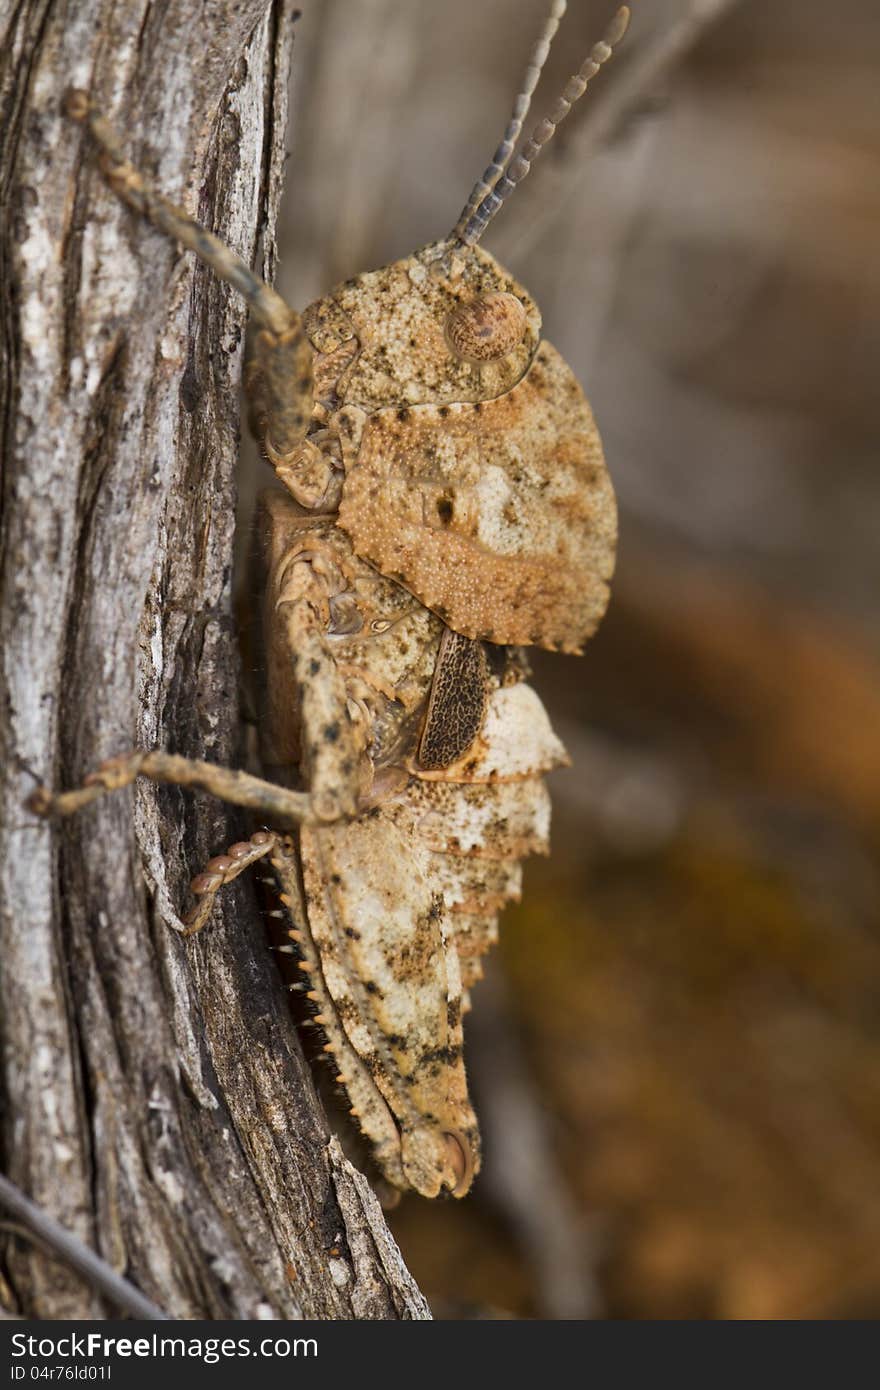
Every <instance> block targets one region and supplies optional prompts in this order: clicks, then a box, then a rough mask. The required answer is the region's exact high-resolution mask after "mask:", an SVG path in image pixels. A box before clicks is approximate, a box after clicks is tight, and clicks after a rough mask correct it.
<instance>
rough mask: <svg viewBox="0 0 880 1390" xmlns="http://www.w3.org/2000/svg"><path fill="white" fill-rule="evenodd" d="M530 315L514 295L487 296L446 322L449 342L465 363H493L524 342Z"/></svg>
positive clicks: (462, 307)
mask: <svg viewBox="0 0 880 1390" xmlns="http://www.w3.org/2000/svg"><path fill="white" fill-rule="evenodd" d="M525 331H526V311H525V309H524V308H523V306H522V304H521V303H520V302H519V300H518V299H517V298H516V296H515V295H512V294H502V293H499V294H484V295H481V296H480V297H479V299H475V300H473V301H472V302H471V303H470V304H462V305H460V306H459V308H457V309H454V310H453V311H452V313H451V314H450V315H449V317H448V319H447V320H446V339H447V342H448V343H449V346H450V347H451V349H452V351H453V352H454V353H455V355H456V357H460V358H462V360H463V361H465V362H492V361H494V359H495V358H496V357H506V356H507V354H508V353H509V352H510V351H512V349H513V348H515V347H516V346H517V345H518V344H519V343H521V342H522V340H523V336H524V334H525Z"/></svg>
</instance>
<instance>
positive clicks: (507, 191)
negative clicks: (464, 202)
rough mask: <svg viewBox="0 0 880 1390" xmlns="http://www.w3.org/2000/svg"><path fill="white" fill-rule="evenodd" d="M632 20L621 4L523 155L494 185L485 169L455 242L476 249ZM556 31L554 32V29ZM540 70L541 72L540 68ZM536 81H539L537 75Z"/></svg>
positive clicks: (453, 237)
mask: <svg viewBox="0 0 880 1390" xmlns="http://www.w3.org/2000/svg"><path fill="white" fill-rule="evenodd" d="M562 8H563V10H564V8H565V6H564V5H563V7H562ZM557 9H558V5H554V7H553V10H552V11H551V16H550V19H548V22H547V27H548V28H549V26H550V23H551V22H552V20H553V17H554V16H555V14H556V11H557ZM629 18H630V12H629V7H628V6H626V5H622V6H621V8H620V9H619V10H618V11H617V14H616V15H615V16H614V18H613V20H612V21H611V24H610V26H609V28H608V32H607V33H606V34H605V37H604V38H603V39H601V40H600V41H599V43H597V44H594V46H593V48H592V50H591V52H590V56H589V57H588V58H587V59H586V60H585V61H584V62H583V63H582V64H581V67H580V68H579V69H578V71H577V72H576V73H575V75H574V76H573V77H570V78H569V79H568V81H567V82H566V84H565V87H564V88H563V90H562V95H561V96H560V97H559V99H558V101H557V102H556V105H555V106H554V108H553V110H552V111H551V113H550V115H549V116H548V117H547V118H546V119H545V120H543V121H540V122H539V124H538V125H537V126H536V127H535V129H534V130H533V131H532V133H531V135H530V136H529V138H528V140H527V141H526V143H525V145H524V147H523V150H522V152H521V153H520V154H518V155H517V156H516V158H515V159H513V160H510V156H509V155H508V161H509V163H508V167H507V168H504V169H502V171H501V172H500V173H499V174H498V175H496V178H495V181H494V182H493V183H492V184H490V183H489V177H488V176H490V175H491V174H492V172H493V168H494V164H493V165H490V166H489V168H488V169H487V170H486V175H484V177H483V179H482V180H481V181H480V183H479V184H477V185H476V187H475V189H474V192H473V193H472V194H471V198H470V199H469V200H468V206H470V204H471V200H474V206H473V208H472V210H471V211H470V212H469V213H468V209H467V208H466V209H465V212H463V213H462V216H461V217H460V218H459V220H458V223H457V224H456V227H455V231H454V232H453V233H452V235H451V239H452V240H456V241H458V242H460V243H461V244H462V245H464V246H476V244H477V242H478V241H479V240H480V238H481V236H482V235H483V233H484V232H485V230H486V228H487V227H488V225H489V223H490V222H491V221H492V218H493V217H494V216H495V214H496V213H497V212H498V211H499V209H500V208H501V207H502V206H503V204H504V203H505V202H506V200H507V199H508V198H509V197H510V195H511V193H512V192H513V190H514V189H515V188H516V186H517V184H518V183H522V181H523V179H524V178H525V176H526V174H527V173H528V172H529V170H530V169H531V167H532V165H533V163H534V162H535V160H536V159H537V158H538V155H539V154H540V153H541V150H542V149H543V148H544V146H545V145H546V144H548V143H549V141H550V140H551V139H552V138H553V136H554V135H555V133H556V131H557V129H558V127H559V126H560V125H561V124H562V122H563V121H564V120H565V118H566V116H567V115H568V113H569V111H570V110H571V108H572V107H573V106H574V104H575V102H576V101H580V99H581V97H582V96H583V94H584V92H585V91H586V90H587V87H588V85H589V83H590V80H591V79H592V78H593V77H595V75H596V73H597V72H598V71H599V69H600V67H601V66H602V64H603V63H607V62H608V59H609V58H610V57H611V54H612V52H613V51H614V49H615V48H616V46H617V44H619V43H620V40H621V39H622V38H623V36H624V34H625V33H626V31H627V28H628V26H629ZM558 22H559V20H558V18H557V19H556V24H557V25H558ZM553 32H555V27H554V30H553ZM545 33H546V30H545ZM540 46H541V45H540V44H539V45H538V46H537V47H536V49H535V53H537V52H538V50H539V48H540ZM545 56H546V55H545ZM533 57H534V55H533ZM532 70H533V69H532V66H530V67H529V73H531V72H532ZM538 71H539V72H540V68H539V69H538ZM535 81H537V76H536V78H535ZM531 90H534V84H532V89H531ZM518 103H519V99H517V104H518ZM516 109H517V108H516V107H515V108H514V120H512V121H511V124H510V126H509V127H508V132H509V131H510V130H511V129H512V128H513V127H514V125H515V124H516V118H515V112H516ZM525 110H528V101H527V102H526V106H525ZM506 143H507V142H506V138H505V141H503V142H502V144H501V145H500V146H499V150H500V151H503V150H504V148H505V145H506ZM482 184H485V185H486V186H487V191H486V193H484V194H483V195H482V197H480V199H479V201H478V202H477V201H476V200H475V194H478V192H479V190H480V189H481V185H482ZM466 214H467V216H466ZM462 223H464V225H462Z"/></svg>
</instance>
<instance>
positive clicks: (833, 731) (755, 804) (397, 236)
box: [261, 0, 880, 1318]
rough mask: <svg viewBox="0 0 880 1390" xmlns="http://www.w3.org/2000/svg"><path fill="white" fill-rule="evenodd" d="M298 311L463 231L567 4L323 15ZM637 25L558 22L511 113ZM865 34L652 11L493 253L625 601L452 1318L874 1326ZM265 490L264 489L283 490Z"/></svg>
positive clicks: (503, 980) (565, 701)
mask: <svg viewBox="0 0 880 1390" xmlns="http://www.w3.org/2000/svg"><path fill="white" fill-rule="evenodd" d="M303 8H304V13H303V16H302V18H301V19H300V21H299V26H298V31H297V41H296V51H295V77H294V122H293V127H292V133H291V145H292V150H293V153H292V157H291V160H290V163H289V166H288V170H289V177H288V187H289V193H288V197H287V203H286V210H285V214H284V218H283V224H282V229H281V238H280V240H281V268H280V285H281V288H282V290H283V292H284V293H285V295H286V296H287V297H288V299H290V300H291V302H292V303H294V304H297V305H300V306H302V305H304V304H306V303H307V302H308V301H309V300H311V299H313V298H315V297H316V296H318V295H319V294H321V293H322V292H323V291H325V290H326V289H328V288H329V287H330V286H331V285H332V284H333V283H334V282H336V281H337V280H340V279H343V278H345V277H347V276H349V275H352V274H355V273H357V272H358V271H360V270H364V269H368V268H373V267H375V266H379V265H382V264H384V263H386V262H388V261H390V260H393V259H395V258H396V257H399V256H402V255H405V254H406V253H407V252H409V251H410V250H412V249H413V248H414V247H416V246H418V245H421V244H422V243H424V242H426V241H429V240H433V239H434V238H436V237H438V236H441V235H442V234H444V233H445V232H446V231H448V229H449V228H450V227H451V226H452V224H453V222H454V220H455V218H456V217H457V215H458V212H459V209H460V207H461V205H462V203H463V202H464V200H465V197H466V196H467V193H468V191H469V189H470V187H471V185H472V184H473V182H474V180H475V179H476V177H477V176H478V175H479V174H480V173H481V172H482V170H483V168H484V166H485V165H486V163H487V162H488V159H489V157H490V155H491V153H492V151H493V149H494V147H495V145H496V143H497V141H498V139H499V138H500V135H501V132H502V130H503V128H504V125H505V123H506V121H507V117H508V112H509V109H510V106H511V102H512V98H513V96H514V94H515V92H516V91H517V90H518V87H519V82H520V79H521V75H522V70H523V68H524V65H525V62H526V58H527V55H528V53H529V50H530V48H531V45H532V43H533V41H534V39H535V37H536V35H537V32H538V30H539V28H540V26H541V24H542V22H543V19H544V15H545V11H546V4H545V0H481V3H479V4H474V3H473V2H472V0H446V2H445V3H444V4H442V5H437V4H433V3H428V0H344V3H342V0H309V3H308V5H304V7H303ZM612 11H613V0H611V3H610V4H606V3H604V0H603V3H598V0H572V3H571V4H570V6H569V13H568V15H567V16H566V18H565V19H564V21H563V24H562V27H561V30H560V33H559V35H558V38H557V41H556V45H555V47H554V50H553V54H552V56H551V59H550V62H549V63H548V66H547V69H546V72H545V76H544V79H543V81H542V84H541V87H540V88H539V92H538V95H537V98H536V101H535V104H534V106H533V109H532V115H531V117H530V120H529V121H528V122H527V129H529V128H530V127H531V124H532V123H533V119H537V118H538V117H539V116H540V115H542V114H543V113H544V111H545V110H546V109H547V108H549V106H550V104H551V103H552V100H553V99H554V97H555V95H556V94H557V92H558V90H559V89H560V88H561V86H562V84H563V82H564V81H565V78H566V77H567V76H568V75H569V73H570V72H572V71H573V70H575V69H576V68H577V67H578V66H579V65H580V63H581V61H582V59H583V57H584V56H586V53H587V52H588V50H589V48H590V47H591V45H592V43H593V42H594V41H595V40H596V39H597V38H598V37H599V36H600V35H601V33H602V31H603V29H604V28H605V27H606V25H607V23H608V20H609V18H610V16H611V13H612ZM878 60H880V8H878V6H877V4H876V0H849V3H845V4H842V5H832V4H829V3H828V0H775V2H774V4H772V5H767V4H765V3H763V0H727V2H726V3H724V0H701V2H698V0H635V2H634V5H633V22H632V26H631V29H630V33H629V35H628V37H627V39H626V40H625V42H624V44H623V45H622V47H621V49H620V51H619V54H618V55H617V56H616V57H615V59H614V60H613V61H612V63H611V64H610V66H609V67H608V68H606V69H604V70H603V72H602V73H601V74H600V76H599V77H598V78H597V79H596V81H595V83H594V86H593V88H592V89H591V92H590V94H589V95H588V97H586V98H585V99H584V101H583V102H582V103H581V105H580V106H579V107H577V108H576V109H575V111H574V113H573V114H572V116H571V118H570V120H569V121H568V122H567V123H566V125H565V126H564V128H563V129H562V131H560V133H559V135H558V136H557V138H556V140H555V141H554V142H553V144H552V145H551V146H550V147H549V148H548V149H547V151H546V152H545V154H544V155H543V156H542V158H541V160H540V161H539V162H538V164H537V165H536V167H535V169H534V170H533V173H532V175H531V176H530V178H529V179H528V181H527V182H526V183H525V184H523V185H522V187H521V188H519V189H518V190H517V192H516V194H515V196H514V197H513V198H512V200H511V202H510V203H509V204H508V205H507V206H506V207H505V209H504V211H503V212H502V214H501V215H500V216H499V217H498V219H497V220H496V222H495V223H494V224H493V226H492V228H491V230H490V231H489V233H488V234H487V236H486V239H485V245H486V247H487V249H488V250H490V251H491V252H493V254H495V255H496V256H497V257H498V258H499V260H501V261H502V263H503V264H505V265H506V266H507V267H508V268H509V269H510V270H511V271H512V272H513V273H514V274H515V275H516V276H517V277H518V278H519V279H520V280H521V281H522V282H523V283H524V284H525V285H526V286H528V288H529V290H530V291H531V292H532V294H534V295H535V297H536V298H537V300H538V302H539V303H540V305H541V307H542V310H543V315H544V328H545V334H546V336H547V337H548V338H549V339H550V340H551V341H552V342H553V343H554V344H555V345H556V346H557V347H558V348H559V349H560V350H561V351H562V353H563V355H564V356H565V357H566V358H567V359H568V361H569V362H570V363H571V365H572V367H573V368H574V370H575V372H576V373H577V375H578V376H579V378H580V380H581V381H582V382H583V384H584V386H585V389H586V391H587V395H588V396H589V398H590V400H591V403H592V405H593V408H594V410H595V413H596V416H597V419H598V422H599V426H600V429H601V432H602V436H603V439H604V443H605V450H606V454H607V458H608V463H609V467H610V470H611V474H612V477H613V479H614V482H615V485H616V488H617V492H618V498H619V504H620V553H619V568H618V573H617V577H616V580H615V584H614V587H613V596H612V603H611V608H610V610H609V614H608V617H607V618H606V620H605V623H604V625H603V627H602V628H601V630H600V632H599V635H598V636H597V637H596V638H595V639H594V641H593V642H592V643H591V644H590V646H589V647H588V649H587V652H586V655H585V656H584V657H583V658H581V659H572V658H562V657H546V658H545V657H541V658H538V659H536V660H535V662H534V665H535V684H536V685H537V687H538V689H539V691H540V693H541V695H542V697H543V698H544V699H545V701H546V703H547V705H548V707H549V709H550V712H551V716H552V718H553V721H554V724H555V725H556V727H557V729H558V731H559V732H560V734H561V735H562V737H563V738H564V740H565V742H566V744H567V746H568V748H569V751H570V753H571V756H572V759H573V768H572V769H571V770H567V771H564V772H562V773H559V774H557V775H555V776H554V778H553V783H552V793H553V799H554V814H555V821H554V845H553V853H552V857H551V858H550V859H549V860H547V861H536V862H534V863H531V864H529V865H528V866H527V869H526V884H525V896H524V901H523V904H522V906H521V907H520V908H518V909H516V910H513V911H508V913H507V914H506V915H505V917H504V918H503V919H502V944H501V947H500V948H499V950H498V951H497V952H496V958H495V959H494V960H493V961H492V965H491V969H490V971H489V973H488V976H487V979H486V981H485V982H484V983H483V984H481V985H480V986H479V987H478V988H477V990H476V992H475V1000H474V1004H475V1007H474V1012H473V1014H472V1015H471V1016H470V1019H469V1025H470V1031H469V1035H468V1047H469V1058H470V1070H471V1073H472V1077H473V1082H474V1090H475V1093H476V1101H477V1109H478V1112H479V1113H480V1116H481V1121H482V1124H483V1129H484V1138H485V1146H486V1165H485V1171H484V1173H483V1175H482V1177H481V1178H480V1180H479V1182H478V1184H477V1186H476V1188H475V1191H474V1194H473V1195H472V1197H470V1198H469V1199H468V1200H466V1201H465V1202H462V1203H456V1202H452V1201H449V1202H445V1203H435V1204H430V1203H427V1202H424V1201H421V1200H420V1199H418V1198H414V1199H412V1200H409V1199H407V1200H405V1201H404V1202H403V1203H402V1204H401V1205H400V1207H399V1208H398V1209H397V1210H396V1211H395V1212H394V1213H392V1216H391V1221H392V1225H393V1229H394V1231H395V1234H396V1235H397V1238H398V1239H399V1241H400V1243H401V1246H402V1248H403V1251H404V1254H405V1256H406V1258H407V1260H408V1262H409V1264H410V1267H411V1268H412V1269H413V1271H414V1273H415V1274H416V1275H417V1277H418V1278H419V1280H420V1282H421V1284H422V1286H423V1288H424V1290H425V1292H426V1294H427V1295H428V1297H429V1299H430V1300H431V1303H432V1307H433V1308H434V1311H435V1314H436V1315H437V1316H441V1317H442V1316H451V1317H461V1316H483V1317H493V1316H496V1317H585V1316H591V1317H617V1318H620V1317H635V1318H667V1317H669V1318H700V1317H710V1318H741V1317H745V1318H829V1317H870V1318H876V1317H880V872H878V859H877V849H878V841H880V640H878V628H877V623H876V616H875V614H876V604H877V593H878V580H880V558H878V557H880V547H878V545H877V540H876V535H877V520H876V519H877V517H878V516H880V470H878V467H877V463H878V457H877V452H878V451H877V437H878V428H877V414H878V383H877V366H878V358H880V256H878V231H877V228H878V217H880V141H878V133H880V84H878V81H877V68H878ZM261 481H263V479H261Z"/></svg>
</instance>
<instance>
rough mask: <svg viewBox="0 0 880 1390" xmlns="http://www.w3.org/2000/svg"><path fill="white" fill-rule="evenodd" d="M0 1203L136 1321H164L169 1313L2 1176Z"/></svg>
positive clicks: (0, 1177)
mask: <svg viewBox="0 0 880 1390" xmlns="http://www.w3.org/2000/svg"><path fill="white" fill-rule="evenodd" d="M0 1203H2V1205H3V1206H4V1207H6V1208H7V1210H8V1211H11V1212H12V1213H13V1215H14V1216H17V1217H18V1218H19V1220H20V1221H22V1222H24V1224H25V1226H26V1227H27V1228H28V1233H29V1234H30V1233H31V1232H33V1234H34V1235H35V1236H36V1237H37V1243H38V1244H39V1245H41V1246H43V1247H47V1248H48V1249H49V1250H50V1251H51V1252H52V1253H53V1254H55V1255H58V1256H59V1257H60V1258H61V1259H62V1260H65V1261H66V1262H67V1264H69V1265H70V1266H71V1268H72V1269H75V1270H76V1271H77V1273H78V1274H81V1275H82V1276H83V1278H84V1279H86V1280H88V1282H89V1283H90V1284H92V1285H93V1286H94V1288H96V1289H97V1290H98V1291H99V1293H102V1294H103V1295H104V1296H105V1298H108V1299H109V1300H110V1302H111V1303H114V1304H115V1305H116V1306H117V1307H118V1308H121V1309H123V1310H124V1311H125V1312H126V1313H130V1314H131V1316H132V1317H133V1318H148V1319H150V1321H153V1322H156V1321H164V1320H166V1319H167V1317H168V1314H167V1313H163V1311H162V1309H161V1308H159V1307H157V1305H156V1304H155V1303H152V1302H151V1301H150V1299H149V1298H146V1297H145V1296H144V1294H142V1293H141V1292H140V1290H139V1289H136V1288H135V1286H134V1284H130V1283H129V1282H128V1280H127V1279H123V1278H122V1276H121V1275H120V1274H117V1273H116V1271H115V1270H113V1269H111V1267H110V1265H108V1264H107V1262H106V1260H102V1259H101V1257H100V1255H96V1254H95V1252H94V1250H90V1249H89V1247H88V1246H87V1245H84V1244H83V1243H82V1241H81V1240H80V1239H79V1238H78V1237H77V1236H74V1235H71V1233H70V1232H69V1231H67V1230H65V1229H64V1227H63V1226H59V1224H58V1222H57V1221H55V1220H53V1218H52V1217H51V1216H49V1215H48V1214H47V1213H46V1212H45V1211H43V1209H42V1207H38V1206H37V1204H36V1202H32V1201H31V1200H30V1198H29V1197H26V1196H25V1195H24V1193H23V1192H21V1191H19V1189H18V1188H17V1187H16V1186H15V1184H14V1183H11V1182H10V1181H9V1179H8V1178H5V1177H4V1176H3V1175H2V1173H0Z"/></svg>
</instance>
